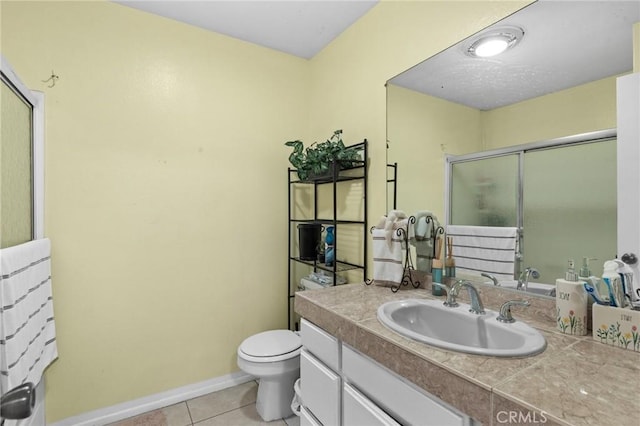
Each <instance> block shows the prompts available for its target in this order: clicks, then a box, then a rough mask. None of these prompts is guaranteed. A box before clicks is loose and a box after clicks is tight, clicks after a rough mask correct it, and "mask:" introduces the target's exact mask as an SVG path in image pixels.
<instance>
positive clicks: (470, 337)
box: [378, 299, 547, 357]
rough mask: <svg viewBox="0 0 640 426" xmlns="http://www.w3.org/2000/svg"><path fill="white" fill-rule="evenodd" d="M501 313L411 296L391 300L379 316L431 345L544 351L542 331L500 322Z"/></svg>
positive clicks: (488, 351) (474, 350)
mask: <svg viewBox="0 0 640 426" xmlns="http://www.w3.org/2000/svg"><path fill="white" fill-rule="evenodd" d="M497 316H498V313H497V312H494V311H490V310H486V313H485V314H482V315H478V314H474V313H471V312H469V305H467V304H464V303H460V305H459V306H458V307H455V308H449V307H446V306H444V305H443V304H442V300H427V299H407V300H397V301H392V302H387V303H384V304H382V305H380V307H379V308H378V319H379V320H380V322H382V324H384V325H385V326H386V327H388V328H390V329H391V330H393V331H395V332H396V333H398V334H401V335H403V336H405V337H409V338H411V339H414V340H417V341H419V342H422V343H426V344H428V345H432V346H437V347H439V348H443V349H448V350H452V351H457V352H464V353H471V354H478V355H487V356H497V357H525V356H532V355H536V354H539V353H540V352H542V351H544V349H545V348H546V346H547V342H546V340H545V338H544V336H542V334H540V332H539V331H538V330H536V329H534V328H532V327H531V326H529V325H527V324H525V323H523V322H521V321H516V322H514V323H510V324H506V323H502V322H500V321H497V320H496V318H497Z"/></svg>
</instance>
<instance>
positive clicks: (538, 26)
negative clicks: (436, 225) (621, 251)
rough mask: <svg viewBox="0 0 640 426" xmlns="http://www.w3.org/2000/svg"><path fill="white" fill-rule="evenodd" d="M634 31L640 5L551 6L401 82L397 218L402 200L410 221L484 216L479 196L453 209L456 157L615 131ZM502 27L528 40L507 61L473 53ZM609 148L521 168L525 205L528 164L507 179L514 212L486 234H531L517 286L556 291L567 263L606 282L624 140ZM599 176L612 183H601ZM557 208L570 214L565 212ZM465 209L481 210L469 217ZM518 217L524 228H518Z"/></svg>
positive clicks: (391, 100) (396, 89)
mask: <svg viewBox="0 0 640 426" xmlns="http://www.w3.org/2000/svg"><path fill="white" fill-rule="evenodd" d="M635 22H640V5H639V4H638V3H637V2H626V1H602V2H592V1H585V2H565V1H544V0H542V1H538V2H536V3H534V4H532V5H529V6H527V7H526V8H524V9H522V10H520V11H519V12H517V13H515V14H513V15H511V16H509V17H508V18H506V19H504V20H502V21H500V22H498V23H496V24H494V25H492V26H491V27H488V28H487V29H485V30H483V31H481V32H479V33H478V34H476V35H474V36H472V37H469V38H468V39H466V40H463V41H461V42H460V43H458V44H456V45H454V46H451V47H450V48H449V49H447V50H445V51H443V52H441V53H439V54H438V55H435V56H433V57H431V58H429V59H427V60H426V61H424V62H422V63H420V64H418V65H416V66H415V67H413V68H411V69H410V70H407V71H406V72H404V73H402V74H400V75H398V76H396V77H394V78H393V79H391V80H390V81H389V82H388V84H387V104H388V110H387V137H388V158H387V160H388V163H390V164H393V163H397V182H396V183H397V186H396V191H395V193H394V191H393V190H392V186H391V185H389V186H388V203H387V207H388V209H389V210H391V209H392V208H393V206H394V205H393V198H394V196H395V198H396V207H397V208H398V209H401V210H404V211H405V212H407V214H414V213H415V212H417V211H421V210H429V211H432V212H434V213H435V215H436V216H437V217H438V219H439V220H440V222H441V223H447V224H453V223H460V221H463V219H460V218H461V217H467V216H469V215H471V216H474V215H475V216H477V215H478V214H479V213H478V210H480V208H479V207H478V205H477V203H478V202H479V200H478V199H477V196H476V200H475V203H476V204H475V205H473V203H471V200H472V199H473V197H474V195H472V194H468V195H467V197H466V200H465V199H464V198H465V197H463V198H462V199H461V200H458V201H456V200H454V199H453V198H451V201H450V204H447V205H445V200H449V195H450V194H449V193H447V194H445V192H446V188H445V180H446V179H445V163H446V158H447V156H451V155H463V154H469V153H476V152H481V151H491V150H493V151H495V150H501V149H505V148H507V147H513V146H516V145H522V144H526V145H531V144H532V143H533V142H539V141H549V140H555V139H558V138H566V137H568V136H573V135H578V134H584V133H590V132H595V131H602V130H604V129H614V128H615V126H616V113H615V98H616V94H615V90H616V86H615V84H616V78H617V77H618V76H620V75H624V74H626V73H628V72H631V70H632V52H633V49H634V47H633V43H632V27H633V24H634V23H635ZM498 28H499V29H504V28H518V29H521V30H522V35H521V36H520V37H521V39H520V40H518V42H517V43H515V45H513V46H512V47H510V48H508V49H507V50H506V51H504V52H503V53H502V54H500V55H498V56H494V57H489V58H484V57H474V56H472V55H471V54H470V53H469V49H470V46H473V45H474V41H475V40H477V39H480V38H482V37H483V36H484V35H487V34H489V35H491V34H495V33H496V29H498ZM499 32H500V31H498V33H499ZM585 40H589V42H586V41H585ZM607 140H609V142H606V143H604V144H602V145H600V144H586V145H584V146H582V145H577V146H576V147H573V148H562V149H560V148H558V149H548V148H549V147H548V146H546V147H545V148H546V149H544V150H538V151H535V152H530V153H528V155H529V156H528V157H527V159H526V160H524V163H522V164H523V165H524V167H523V170H529V172H530V173H531V177H530V178H529V179H526V180H525V183H523V185H524V186H525V188H524V189H525V190H526V193H527V194H528V195H527V196H525V197H523V200H522V202H521V203H522V204H520V205H519V204H518V203H519V201H518V200H517V196H516V194H515V192H517V191H516V188H515V187H517V186H518V184H517V173H518V170H519V169H518V166H519V164H518V163H516V164H515V165H514V164H512V165H511V166H509V168H510V169H511V170H510V171H509V172H508V173H507V171H504V173H505V180H504V183H503V184H501V185H503V186H501V187H499V188H498V187H495V188H494V189H493V191H494V194H492V195H491V196H494V195H499V197H500V199H501V200H503V199H508V200H509V201H508V203H507V202H505V201H499V202H498V205H499V207H500V209H502V210H505V209H507V210H509V209H512V210H513V211H510V212H507V211H504V212H502V213H500V214H498V215H495V214H494V216H493V219H492V221H489V222H486V223H490V224H491V225H492V226H518V227H521V228H522V229H523V239H522V241H521V251H522V254H523V256H524V259H523V261H521V262H516V263H518V264H519V265H518V267H517V271H516V273H515V274H514V277H513V278H514V280H517V278H518V277H519V273H523V272H525V270H526V269H527V267H531V268H532V269H533V268H535V270H536V271H539V275H540V276H539V278H537V279H536V278H535V277H534V276H531V274H529V275H530V276H529V277H528V278H529V280H530V281H531V282H536V281H538V282H542V283H554V282H555V279H556V278H560V277H563V276H564V271H565V270H566V265H567V260H568V259H574V260H575V263H576V267H577V268H579V267H580V266H581V265H582V261H583V257H588V258H593V257H597V258H598V260H592V261H591V262H590V268H591V270H592V274H593V275H599V274H601V272H602V264H603V262H604V261H606V260H608V258H612V257H614V256H615V254H616V253H615V246H616V223H615V204H616V200H615V194H616V187H615V167H616V166H615V140H613V139H611V138H609V139H607ZM534 145H535V144H534ZM563 150H569V151H563ZM571 150H573V151H571ZM601 150H604V151H606V153H603V152H601ZM589 158H590V159H589ZM494 160H495V161H497V160H498V159H497V158H496V159H494ZM494 160H491V161H494ZM485 161H489V160H485ZM477 167H479V168H480V170H483V171H484V172H485V174H486V173H488V172H490V171H495V170H496V169H495V165H493V164H490V163H486V164H484V165H482V166H477ZM520 167H522V165H521V166H520ZM601 169H607V170H609V171H610V173H605V174H606V175H607V176H613V181H611V179H610V178H609V177H601V176H597V175H596V174H595V173H592V172H593V171H594V170H601ZM390 170H391V169H390ZM474 173H477V172H474ZM501 173H502V172H501ZM447 179H448V177H447ZM565 180H566V181H567V182H568V183H566V185H565V183H564V181H565ZM560 182H563V183H562V184H561V183H560ZM560 187H562V191H559V190H558V189H559V188H560ZM476 189H477V188H476ZM488 196H489V195H488V194H487V197H488ZM612 196H613V199H612V198H611V197H612ZM504 197H506V198H504ZM514 198H515V199H516V200H515V201H514V200H513V199H514ZM558 199H561V200H564V201H566V204H567V207H566V208H565V207H563V208H557V206H556V201H557V200H558ZM465 202H466V203H467V204H472V205H467V206H466V208H465V207H464V203H465ZM514 202H515V204H516V205H515V207H514V205H513V203H514ZM460 203H461V204H460ZM507 204H508V207H507ZM604 204H606V205H607V207H606V208H604V207H603V205H604ZM518 209H521V211H522V213H523V215H522V216H523V217H522V219H521V222H520V223H519V222H518V220H517V219H514V215H515V214H516V213H517V210H518ZM607 209H608V212H607V214H606V215H604V216H603V215H602V210H607ZM598 210H600V211H599V212H598ZM527 211H529V212H530V213H529V214H527V213H526V212H527ZM494 213H495V212H494ZM489 216H490V215H489ZM516 217H517V215H516ZM578 218H583V219H584V220H576V219H578ZM593 218H596V219H593ZM465 220H466V219H465ZM577 222H581V224H580V225H579V227H578V228H575V227H573V225H574V224H576V223H577ZM569 242H573V244H569ZM569 245H570V246H571V247H569ZM596 252H597V253H596ZM534 275H536V274H534Z"/></svg>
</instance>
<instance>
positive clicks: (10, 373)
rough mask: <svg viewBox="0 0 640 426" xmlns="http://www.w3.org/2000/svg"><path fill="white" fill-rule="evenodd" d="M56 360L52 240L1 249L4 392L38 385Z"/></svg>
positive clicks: (0, 382) (0, 387)
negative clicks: (52, 294)
mask: <svg viewBox="0 0 640 426" xmlns="http://www.w3.org/2000/svg"><path fill="white" fill-rule="evenodd" d="M57 357H58V350H57V346H56V330H55V324H54V321H53V302H52V296H51V242H50V241H49V239H46V238H45V239H41V240H35V241H29V242H27V243H24V244H20V245H18V246H14V247H9V248H6V249H2V250H0V393H3V394H4V393H5V392H7V391H8V390H10V389H13V388H14V387H16V386H18V385H21V384H23V383H26V382H33V383H34V384H36V383H38V382H39V381H40V379H41V377H42V373H43V371H44V369H45V368H46V367H47V366H48V365H49V364H50V363H51V362H52V361H53V360H55V359H56V358H57Z"/></svg>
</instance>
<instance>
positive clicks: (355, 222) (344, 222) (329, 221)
mask: <svg viewBox="0 0 640 426" xmlns="http://www.w3.org/2000/svg"><path fill="white" fill-rule="evenodd" d="M290 220H291V222H296V223H321V224H329V225H332V224H334V223H335V224H337V225H365V224H366V222H365V221H362V220H332V219H290Z"/></svg>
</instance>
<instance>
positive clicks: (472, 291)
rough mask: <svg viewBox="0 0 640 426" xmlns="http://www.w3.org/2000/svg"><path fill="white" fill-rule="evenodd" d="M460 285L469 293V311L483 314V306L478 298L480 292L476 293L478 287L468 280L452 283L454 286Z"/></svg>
mask: <svg viewBox="0 0 640 426" xmlns="http://www.w3.org/2000/svg"><path fill="white" fill-rule="evenodd" d="M458 283H459V285H460V288H466V289H467V293H469V299H470V300H471V307H470V308H469V312H471V313H474V314H478V315H482V314H484V306H483V305H482V299H480V293H478V289H477V288H475V287H474V286H473V284H471V283H470V282H469V281H464V280H459V281H456V283H455V284H454V285H453V286H454V288H455V287H456V285H458Z"/></svg>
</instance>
